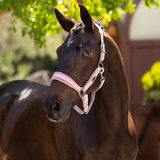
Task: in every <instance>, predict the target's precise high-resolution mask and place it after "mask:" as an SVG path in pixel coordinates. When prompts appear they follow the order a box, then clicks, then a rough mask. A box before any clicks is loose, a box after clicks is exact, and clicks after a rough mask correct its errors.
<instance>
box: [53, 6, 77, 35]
mask: <svg viewBox="0 0 160 160" xmlns="http://www.w3.org/2000/svg"><path fill="white" fill-rule="evenodd" d="M54 11H55V14H56V18H57V20H58V22H59V24H60V25H61V27H62V28H63V29H64V30H65V31H67V32H70V29H71V28H73V26H74V25H75V23H74V22H73V21H72V20H71V19H70V18H69V17H66V16H64V15H63V14H62V13H61V12H60V11H59V10H58V9H56V8H54Z"/></svg>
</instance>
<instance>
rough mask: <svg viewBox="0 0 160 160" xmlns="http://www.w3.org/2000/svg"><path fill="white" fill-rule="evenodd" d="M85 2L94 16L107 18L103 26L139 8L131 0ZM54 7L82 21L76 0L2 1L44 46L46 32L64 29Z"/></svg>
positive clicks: (24, 27)
mask: <svg viewBox="0 0 160 160" xmlns="http://www.w3.org/2000/svg"><path fill="white" fill-rule="evenodd" d="M84 5H85V6H86V7H87V9H88V10H89V11H90V13H91V15H92V16H93V18H98V19H102V18H103V20H102V22H103V25H107V24H108V22H110V21H111V20H112V19H114V20H116V19H121V18H122V15H123V14H124V13H126V12H130V13H132V12H134V10H135V4H132V1H131V0H118V1H113V0H85V1H84ZM54 7H56V8H57V9H59V10H60V11H61V12H63V13H64V14H65V15H66V16H69V17H71V18H73V19H74V20H75V21H79V20H80V17H79V7H78V3H77V1H76V0H38V1H35V0H27V1H26V0H24V1H18V0H0V10H5V11H10V10H12V9H13V15H14V16H15V17H16V18H18V19H20V20H21V22H23V23H24V24H25V25H24V26H23V30H22V35H23V36H24V35H26V33H27V34H29V35H30V37H31V38H32V39H34V42H35V44H37V45H39V46H40V47H42V46H45V44H46V35H52V34H53V33H54V34H55V33H58V32H59V31H60V26H59V25H57V20H56V18H55V14H54ZM14 24H15V21H14V22H13V26H12V28H13V30H14V31H15V30H16V28H15V27H14Z"/></svg>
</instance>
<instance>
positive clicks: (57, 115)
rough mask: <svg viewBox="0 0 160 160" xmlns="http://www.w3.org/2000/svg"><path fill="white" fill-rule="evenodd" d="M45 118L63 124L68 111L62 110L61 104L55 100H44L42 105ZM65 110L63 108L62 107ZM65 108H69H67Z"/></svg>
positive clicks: (68, 113)
mask: <svg viewBox="0 0 160 160" xmlns="http://www.w3.org/2000/svg"><path fill="white" fill-rule="evenodd" d="M43 108H44V111H45V113H46V115H47V118H48V119H49V120H50V121H52V122H63V121H65V120H66V119H67V118H68V117H69V115H70V110H69V109H67V110H64V109H62V104H61V102H60V101H59V100H57V98H55V97H53V98H46V99H45V101H44V105H43ZM63 108H65V107H63ZM67 108H70V107H68V106H67Z"/></svg>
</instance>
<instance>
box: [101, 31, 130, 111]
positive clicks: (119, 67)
mask: <svg viewBox="0 0 160 160" xmlns="http://www.w3.org/2000/svg"><path fill="white" fill-rule="evenodd" d="M104 42H105V45H106V51H107V52H108V54H106V58H107V61H108V62H109V64H110V66H111V67H112V69H113V71H114V74H115V77H116V79H117V83H118V87H119V91H120V97H121V105H122V106H125V108H126V107H127V108H129V101H130V95H129V86H128V81H127V77H126V73H125V68H124V63H123V59H122V55H121V52H120V50H119V48H118V46H117V44H116V43H115V42H114V40H113V39H112V38H111V37H110V36H109V35H108V34H107V33H105V32H104ZM108 46H109V47H108ZM127 111H128V110H127Z"/></svg>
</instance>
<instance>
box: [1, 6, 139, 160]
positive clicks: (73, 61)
mask: <svg viewBox="0 0 160 160" xmlns="http://www.w3.org/2000/svg"><path fill="white" fill-rule="evenodd" d="M79 7H80V17H81V21H80V22H79V23H77V24H76V23H75V22H73V21H72V20H71V19H70V18H69V17H66V16H65V15H63V14H62V13H61V12H60V11H59V10H57V9H56V8H55V15H56V18H57V20H58V22H59V24H60V25H61V27H62V28H63V29H64V30H65V31H67V32H69V34H68V36H67V38H66V40H65V41H64V43H63V44H62V45H61V46H60V47H59V48H58V49H57V56H58V62H59V63H58V69H57V71H56V72H55V73H54V75H53V77H52V78H51V84H50V86H45V85H42V84H38V83H35V82H30V81H14V82H8V83H5V84H3V85H2V86H0V100H1V99H2V100H3V101H2V104H1V105H0V116H1V117H0V118H1V125H0V136H1V141H0V159H2V160H3V159H5V158H6V157H8V159H9V160H22V159H23V160H28V159H30V160H35V159H38V160H42V159H43V160H44V159H45V160H135V159H136V156H137V152H138V144H137V137H136V130H135V126H134V123H133V120H132V117H131V114H130V108H129V106H130V99H129V87H128V82H127V78H126V74H125V69H124V64H123V60H122V56H121V53H120V51H119V48H118V46H117V45H116V43H115V42H114V40H113V39H112V38H111V37H110V36H109V35H108V34H107V33H106V32H105V31H103V29H102V26H101V25H100V23H99V22H97V21H93V19H92V17H91V15H90V13H89V12H88V10H87V9H86V8H85V7H84V6H83V5H80V4H79ZM2 113H3V114H2Z"/></svg>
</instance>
